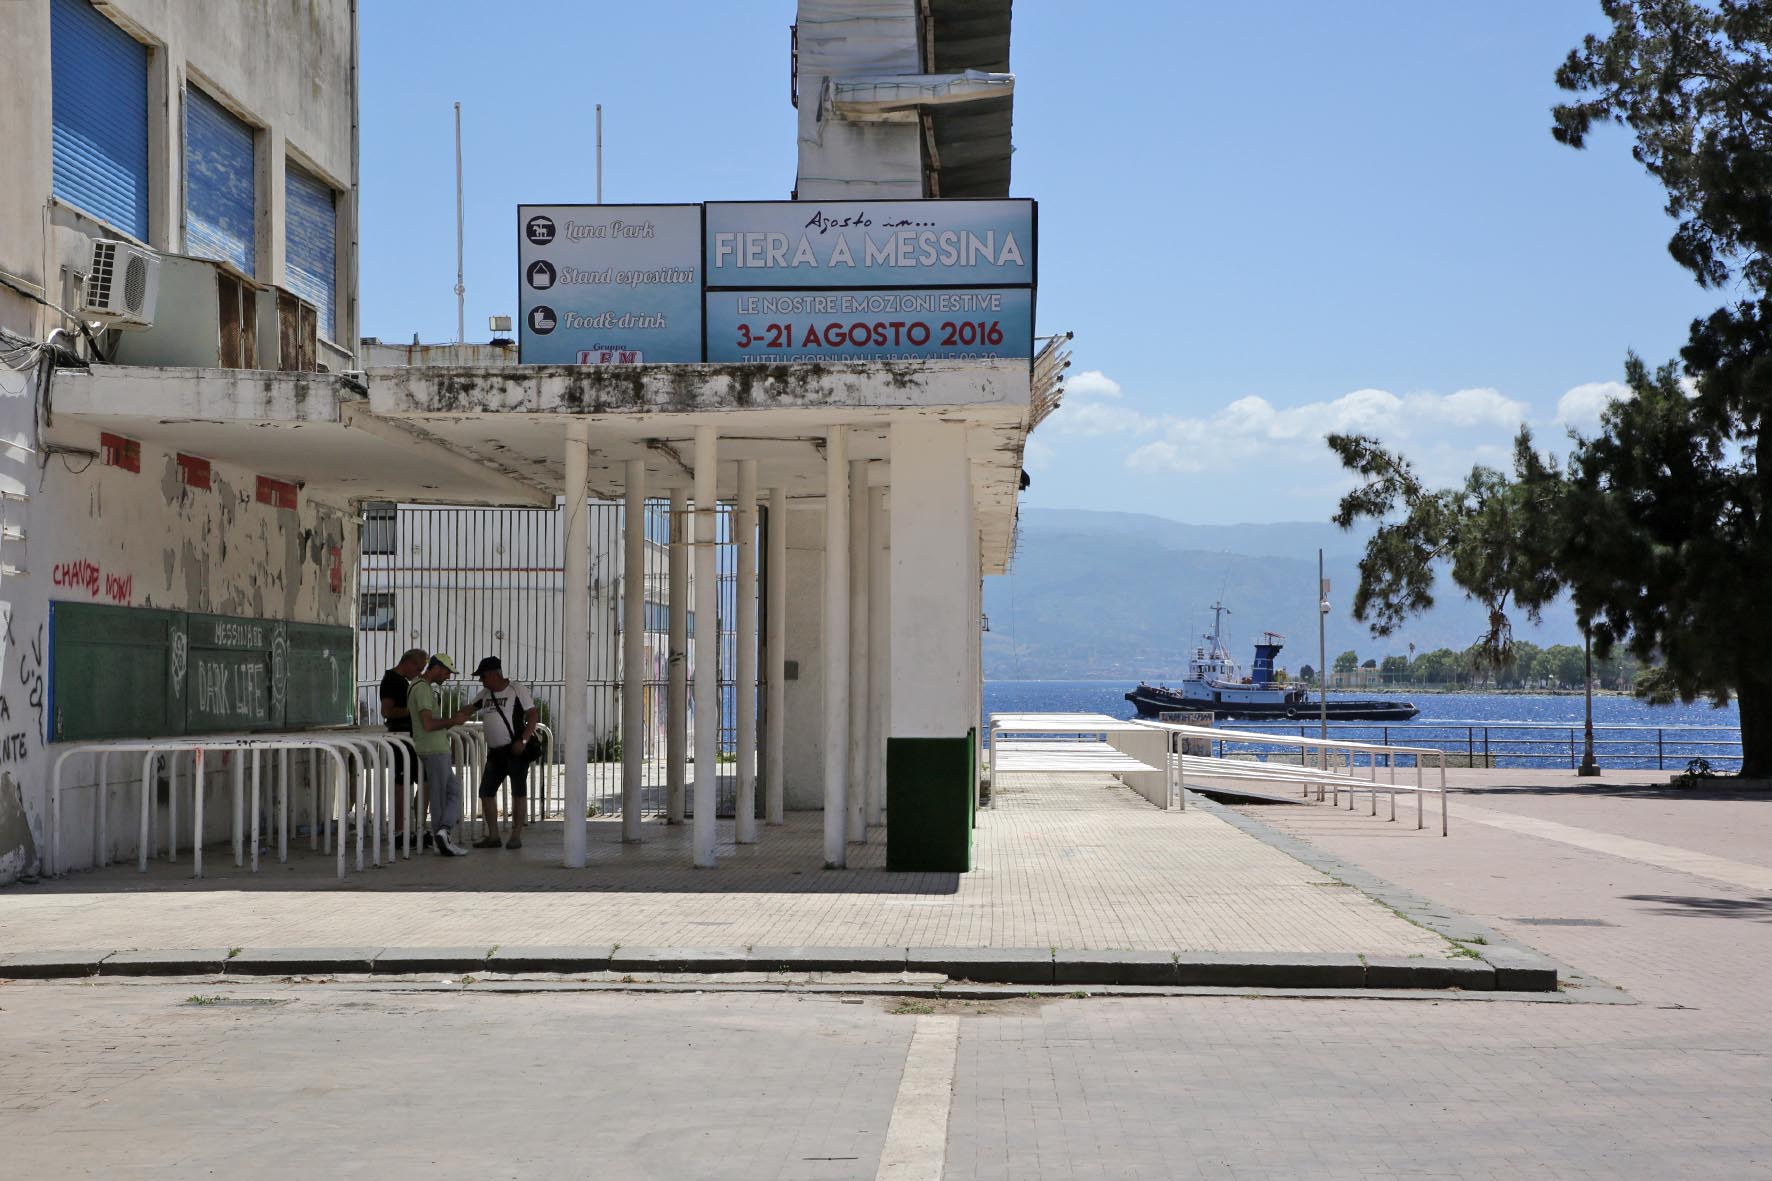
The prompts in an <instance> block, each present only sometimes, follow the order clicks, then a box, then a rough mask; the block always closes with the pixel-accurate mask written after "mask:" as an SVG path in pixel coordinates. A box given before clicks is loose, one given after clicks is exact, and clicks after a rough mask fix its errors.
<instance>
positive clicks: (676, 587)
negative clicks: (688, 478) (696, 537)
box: [665, 488, 689, 824]
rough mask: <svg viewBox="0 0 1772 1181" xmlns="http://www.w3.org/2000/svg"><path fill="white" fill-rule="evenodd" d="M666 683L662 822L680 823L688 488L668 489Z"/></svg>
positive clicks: (685, 722) (685, 726) (685, 739)
mask: <svg viewBox="0 0 1772 1181" xmlns="http://www.w3.org/2000/svg"><path fill="white" fill-rule="evenodd" d="M669 577H670V584H671V585H670V602H671V606H670V615H671V619H670V628H671V638H670V644H671V646H670V656H669V663H668V674H667V675H668V677H669V683H668V685H667V687H666V689H665V823H666V824H682V823H683V816H684V814H685V812H686V809H685V808H684V806H683V785H684V783H685V781H686V778H687V777H686V774H685V772H686V770H687V769H688V766H689V489H687V488H673V489H671V554H670V571H669Z"/></svg>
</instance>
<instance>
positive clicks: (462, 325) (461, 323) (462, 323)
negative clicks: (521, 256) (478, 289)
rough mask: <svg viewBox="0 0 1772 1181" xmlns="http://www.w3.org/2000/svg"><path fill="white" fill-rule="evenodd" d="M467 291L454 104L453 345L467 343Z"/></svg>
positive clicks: (458, 131)
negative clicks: (463, 263)
mask: <svg viewBox="0 0 1772 1181" xmlns="http://www.w3.org/2000/svg"><path fill="white" fill-rule="evenodd" d="M598 199H599V200H601V198H598ZM467 297H468V289H467V288H466V287H464V286H462V202H461V104H460V103H456V104H455V343H456V344H466V343H467V342H468V303H467Z"/></svg>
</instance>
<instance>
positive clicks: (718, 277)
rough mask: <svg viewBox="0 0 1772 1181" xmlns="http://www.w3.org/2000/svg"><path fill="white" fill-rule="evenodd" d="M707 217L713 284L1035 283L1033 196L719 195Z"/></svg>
mask: <svg viewBox="0 0 1772 1181" xmlns="http://www.w3.org/2000/svg"><path fill="white" fill-rule="evenodd" d="M706 222H707V230H706V233H707V247H706V250H707V268H708V275H707V285H708V287H710V288H721V287H731V288H741V289H747V290H755V289H759V288H769V287H797V288H812V287H823V288H856V287H985V286H1013V287H1032V286H1033V285H1034V281H1035V262H1034V203H1033V202H1032V201H1029V200H1005V201H941V200H931V201H728V202H709V203H708V205H707V218H706Z"/></svg>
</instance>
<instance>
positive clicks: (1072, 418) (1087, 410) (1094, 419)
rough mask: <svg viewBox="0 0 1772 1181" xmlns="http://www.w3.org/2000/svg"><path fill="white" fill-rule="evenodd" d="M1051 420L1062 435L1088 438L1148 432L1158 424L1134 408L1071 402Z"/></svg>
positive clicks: (1063, 405) (1099, 403) (1053, 426)
mask: <svg viewBox="0 0 1772 1181" xmlns="http://www.w3.org/2000/svg"><path fill="white" fill-rule="evenodd" d="M1049 421H1050V422H1051V424H1052V430H1054V431H1055V432H1057V433H1058V434H1061V435H1076V436H1078V437H1081V438H1085V439H1093V438H1099V437H1101V436H1102V435H1119V434H1131V433H1137V432H1140V431H1148V430H1150V429H1151V428H1152V427H1153V426H1154V425H1156V420H1155V419H1153V418H1150V417H1148V416H1147V415H1144V414H1141V413H1139V412H1138V411H1137V410H1134V409H1132V408H1131V407H1130V406H1120V405H1116V404H1114V403H1111V402H1105V403H1104V402H1072V401H1069V400H1068V399H1067V400H1066V401H1064V402H1062V403H1060V404H1059V407H1058V409H1057V410H1055V411H1053V412H1052V417H1051V419H1050V420H1049Z"/></svg>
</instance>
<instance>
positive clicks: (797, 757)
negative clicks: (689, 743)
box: [782, 501, 824, 811]
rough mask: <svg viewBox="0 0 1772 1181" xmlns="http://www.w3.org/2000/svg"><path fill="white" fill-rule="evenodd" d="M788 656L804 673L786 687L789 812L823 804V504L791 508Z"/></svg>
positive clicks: (785, 782)
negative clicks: (796, 662) (797, 663)
mask: <svg viewBox="0 0 1772 1181" xmlns="http://www.w3.org/2000/svg"><path fill="white" fill-rule="evenodd" d="M787 613H788V629H787V647H786V654H787V659H788V660H791V661H798V662H799V665H800V675H799V676H798V677H797V678H796V679H794V680H791V681H788V682H787V683H786V685H785V686H784V690H785V692H786V698H787V700H786V707H785V709H784V711H783V713H784V715H785V716H784V721H785V723H786V724H785V731H786V733H785V735H784V737H783V740H782V741H783V745H784V747H785V750H784V751H783V761H782V800H783V802H784V804H785V806H786V807H787V808H788V809H789V810H790V811H808V810H809V811H819V810H822V809H823V808H824V504H823V502H822V501H813V502H811V504H810V505H803V504H796V505H795V506H794V507H792V508H790V510H789V512H788V593H787Z"/></svg>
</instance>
